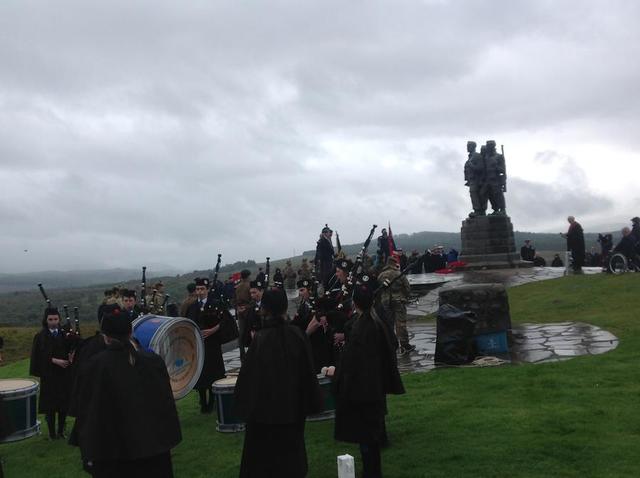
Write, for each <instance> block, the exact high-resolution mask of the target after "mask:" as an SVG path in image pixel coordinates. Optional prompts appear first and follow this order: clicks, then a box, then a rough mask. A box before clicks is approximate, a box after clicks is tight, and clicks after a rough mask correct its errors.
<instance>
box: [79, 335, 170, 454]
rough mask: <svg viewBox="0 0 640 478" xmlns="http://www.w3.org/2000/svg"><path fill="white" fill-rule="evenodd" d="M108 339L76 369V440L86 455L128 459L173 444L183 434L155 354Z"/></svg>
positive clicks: (163, 369)
mask: <svg viewBox="0 0 640 478" xmlns="http://www.w3.org/2000/svg"><path fill="white" fill-rule="evenodd" d="M129 350H130V348H129V347H126V346H123V344H121V343H119V342H115V343H112V344H111V345H108V346H107V348H106V349H105V350H103V351H102V352H100V353H98V354H97V355H95V356H94V357H93V358H91V359H90V360H89V362H88V363H87V364H86V367H82V368H80V369H79V371H78V377H77V382H76V393H77V396H76V397H75V398H76V400H77V401H78V403H80V404H81V406H79V407H76V411H77V419H76V429H77V438H78V445H79V446H80V450H81V454H82V457H83V458H84V459H85V460H91V461H97V462H102V461H104V462H113V461H132V460H139V459H145V458H150V457H154V456H158V455H161V454H163V453H166V452H168V451H169V450H171V449H172V448H173V447H175V446H176V445H177V444H178V443H179V442H180V440H181V439H182V435H181V432H180V422H179V421H178V412H177V411H176V405H175V401H174V399H173V393H172V391H171V385H170V382H169V374H168V373H167V368H166V366H165V364H164V361H163V360H162V359H161V358H160V357H159V356H158V355H156V354H153V353H149V352H136V353H135V364H134V365H131V364H130V362H129Z"/></svg>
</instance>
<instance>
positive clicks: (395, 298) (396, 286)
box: [378, 256, 416, 355]
mask: <svg viewBox="0 0 640 478" xmlns="http://www.w3.org/2000/svg"><path fill="white" fill-rule="evenodd" d="M398 269H399V266H398V262H397V261H396V259H395V258H394V257H393V256H392V257H390V258H389V259H388V260H387V265H386V266H385V267H384V269H382V272H380V275H379V276H378V282H379V283H380V284H382V285H383V286H384V289H382V293H381V294H380V304H381V305H382V307H383V309H384V312H385V313H384V315H385V316H386V317H388V318H389V319H390V322H391V324H392V327H395V332H396V337H397V339H398V342H399V343H400V350H399V353H400V354H401V355H404V354H406V353H409V352H411V351H412V350H415V348H416V347H415V345H412V344H410V343H409V333H408V332H407V302H408V301H409V295H410V294H411V286H410V285H409V281H408V280H407V277H406V276H401V274H400V271H399V270H398Z"/></svg>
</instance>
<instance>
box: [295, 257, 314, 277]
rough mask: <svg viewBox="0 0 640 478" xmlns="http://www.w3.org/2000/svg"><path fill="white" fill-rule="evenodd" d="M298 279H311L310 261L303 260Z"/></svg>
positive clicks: (304, 258)
mask: <svg viewBox="0 0 640 478" xmlns="http://www.w3.org/2000/svg"><path fill="white" fill-rule="evenodd" d="M298 277H300V279H306V280H309V279H311V267H309V260H308V259H307V258H306V257H303V258H302V263H301V264H300V269H298Z"/></svg>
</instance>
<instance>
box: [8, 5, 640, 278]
mask: <svg viewBox="0 0 640 478" xmlns="http://www.w3.org/2000/svg"><path fill="white" fill-rule="evenodd" d="M638 19H640V2H637V1H635V0H629V1H612V0H606V1H586V0H574V1H563V2H558V1H544V0H530V1H514V0H505V1H498V0H490V1H489V0H488V1H471V2H463V1H456V2H454V1H450V2H449V1H404V0H393V1H389V2H380V1H375V2H374V1H370V2H364V1H347V2H345V1H331V0H325V1H322V2H318V1H302V0H292V1H273V0H272V1H264V2H260V1H246V2H239V1H228V2H214V1H208V0H207V1H204V0H203V1H183V2H176V1H166V2H163V1H158V0H153V1H148V2H142V1H138V2H136V1H131V0H126V1H116V0H111V1H109V2H87V1H86V0H79V1H75V2H71V1H56V2H48V1H40V2H38V1H28V0H14V1H12V0H3V1H2V2H0V183H1V185H2V186H1V187H0V224H1V227H2V233H1V234H0V272H13V271H16V272H18V271H34V270H43V269H63V270H65V269H75V268H93V267H118V266H120V267H134V268H137V267H139V266H141V265H143V264H147V265H150V264H151V265H152V267H153V265H155V266H158V267H159V266H160V265H161V264H162V265H170V266H174V267H176V268H178V269H181V270H192V269H194V268H205V267H210V266H211V265H212V264H213V263H214V261H215V258H216V254H217V253H218V252H221V253H222V254H223V259H224V262H233V261H235V260H241V259H247V258H254V259H256V260H263V258H264V257H265V256H267V255H269V256H271V257H284V256H289V255H291V254H293V252H294V251H295V252H297V253H300V252H301V251H302V250H305V249H312V248H313V247H314V244H315V241H316V240H317V238H318V234H319V232H320V229H321V227H322V226H323V225H324V223H329V224H330V226H332V227H333V228H334V229H337V230H338V231H339V232H340V236H341V240H342V241H343V242H344V243H351V242H357V241H362V240H364V238H365V237H366V235H367V233H368V231H369V228H370V227H371V224H372V223H377V224H380V225H382V224H386V223H387V221H388V220H390V221H391V225H392V228H393V229H394V231H395V232H398V233H400V232H406V233H411V232H416V231H423V230H439V231H458V230H459V229H460V223H461V221H462V219H463V218H464V217H466V215H467V214H468V213H469V211H470V209H471V206H470V201H469V199H468V190H467V188H465V187H464V183H463V165H464V162H465V160H466V151H465V143H466V141H467V140H468V139H473V140H476V141H477V142H478V143H479V144H481V143H484V142H485V141H486V140H487V139H495V140H496V142H497V143H498V145H500V144H504V148H505V156H506V160H507V173H508V176H509V180H508V193H507V195H506V201H507V211H508V213H509V215H510V216H511V218H512V222H513V224H514V227H515V228H516V229H518V230H524V231H539V232H543V231H554V232H557V231H561V230H565V229H566V225H567V224H566V221H565V218H566V216H567V215H568V214H573V215H575V216H576V217H577V219H578V221H579V222H581V223H582V224H583V226H584V228H585V229H586V230H587V231H592V232H597V231H598V229H599V228H603V227H615V228H618V227H621V226H623V225H625V224H626V223H628V219H629V218H630V217H631V216H635V215H639V214H640V211H638V203H639V198H638V195H639V194H640V193H638V187H637V184H638V177H639V173H640V166H639V164H640V157H639V154H638V149H639V148H640V134H639V132H640V115H639V112H640V94H638V93H640V92H639V89H640V86H639V85H640V62H638V58H640V28H638V24H637V23H638ZM25 250H27V252H24V251H25Z"/></svg>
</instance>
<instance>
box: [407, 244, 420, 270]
mask: <svg viewBox="0 0 640 478" xmlns="http://www.w3.org/2000/svg"><path fill="white" fill-rule="evenodd" d="M409 261H410V262H411V264H413V265H412V266H411V269H410V272H409V274H422V259H421V258H420V253H419V252H418V251H417V250H415V249H414V250H413V251H412V252H411V257H410V258H409Z"/></svg>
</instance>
